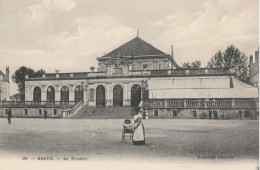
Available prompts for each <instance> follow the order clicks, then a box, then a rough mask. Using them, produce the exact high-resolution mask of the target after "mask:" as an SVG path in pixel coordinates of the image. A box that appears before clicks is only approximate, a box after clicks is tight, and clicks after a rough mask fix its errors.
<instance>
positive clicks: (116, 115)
mask: <svg viewBox="0 0 260 170" xmlns="http://www.w3.org/2000/svg"><path fill="white" fill-rule="evenodd" d="M134 114H135V108H134V107H97V108H88V107H83V108H82V109H81V110H79V111H78V113H77V114H75V115H73V116H71V117H70V119H133V117H134Z"/></svg>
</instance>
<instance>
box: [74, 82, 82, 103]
mask: <svg viewBox="0 0 260 170" xmlns="http://www.w3.org/2000/svg"><path fill="white" fill-rule="evenodd" d="M80 101H83V89H82V87H81V86H77V87H76V88H75V104H77V103H78V102H80Z"/></svg>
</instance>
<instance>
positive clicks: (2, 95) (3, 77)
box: [0, 67, 10, 102]
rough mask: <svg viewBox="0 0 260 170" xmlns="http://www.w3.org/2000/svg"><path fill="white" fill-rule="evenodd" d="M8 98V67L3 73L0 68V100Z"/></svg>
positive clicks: (7, 99)
mask: <svg viewBox="0 0 260 170" xmlns="http://www.w3.org/2000/svg"><path fill="white" fill-rule="evenodd" d="M9 100H10V82H9V67H6V72H5V74H4V73H3V72H2V71H1V70H0V102H1V101H9Z"/></svg>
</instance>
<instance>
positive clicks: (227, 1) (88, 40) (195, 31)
mask: <svg viewBox="0 0 260 170" xmlns="http://www.w3.org/2000/svg"><path fill="white" fill-rule="evenodd" d="M258 9H259V2H258V0H123V1H122V0H42V1H41V0H0V23H1V24H0V70H2V71H3V72H5V67H6V66H9V67H10V74H11V75H12V74H13V73H14V72H15V70H17V69H18V68H19V67H21V66H27V67H30V68H32V69H34V70H38V69H44V70H45V71H46V72H47V73H53V72H55V70H60V72H87V71H89V70H90V67H91V66H95V67H97V60H96V58H97V57H101V56H103V55H104V53H108V52H110V51H112V50H113V49H115V48H117V47H119V46H120V45H122V44H124V43H126V42H128V41H129V40H131V39H133V38H135V37H136V36H137V29H138V28H139V37H140V38H141V39H143V40H145V41H146V42H148V43H150V44H152V45H153V46H155V47H156V48H158V49H160V50H162V51H163V52H165V53H168V54H170V53H171V51H170V50H171V45H173V48H174V59H175V61H176V62H177V63H178V64H179V65H182V64H183V63H184V62H192V61H195V60H200V61H201V62H202V66H206V64H207V62H208V61H209V60H210V58H211V57H212V56H213V55H214V54H215V53H216V52H217V51H218V50H222V51H224V50H225V49H226V47H227V46H228V45H231V44H233V45H235V46H236V47H237V48H239V49H240V50H241V51H242V52H244V53H245V54H246V55H247V56H250V55H253V56H254V53H255V51H256V50H257V49H258V39H259V33H258V28H259V10H258ZM16 90H17V87H16V85H15V84H14V83H13V82H12V81H11V91H10V93H11V94H15V93H17V91H16Z"/></svg>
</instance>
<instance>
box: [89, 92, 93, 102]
mask: <svg viewBox="0 0 260 170" xmlns="http://www.w3.org/2000/svg"><path fill="white" fill-rule="evenodd" d="M89 101H91V102H93V101H94V89H89Z"/></svg>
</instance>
